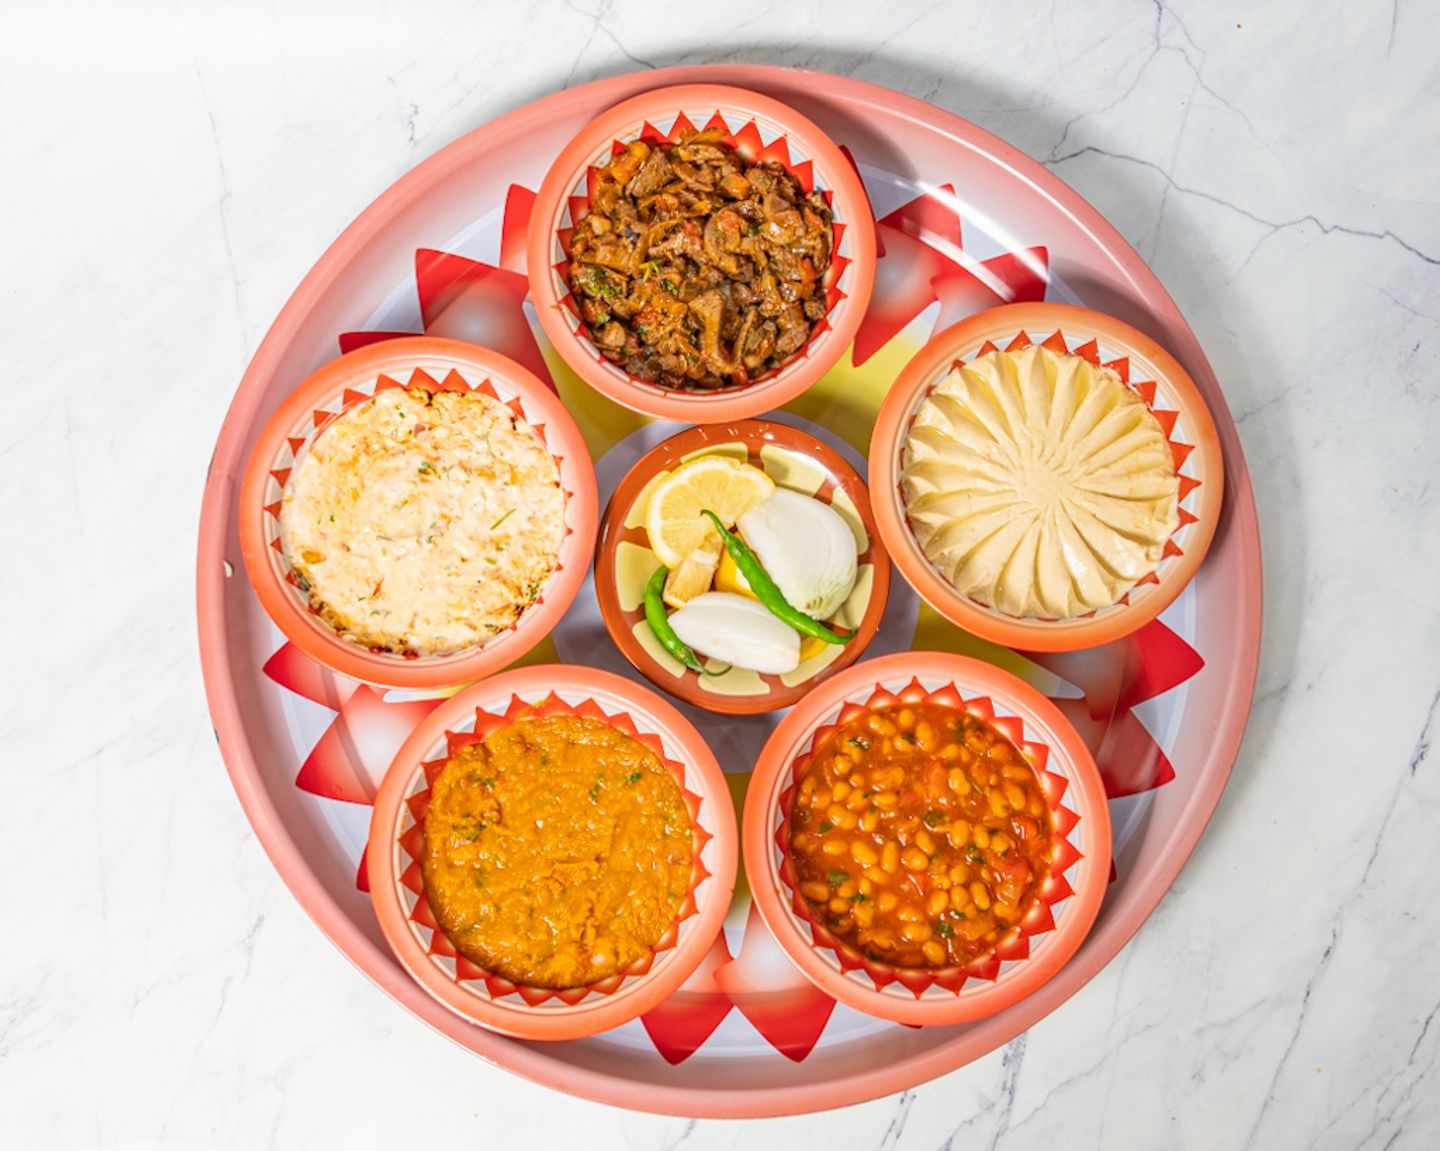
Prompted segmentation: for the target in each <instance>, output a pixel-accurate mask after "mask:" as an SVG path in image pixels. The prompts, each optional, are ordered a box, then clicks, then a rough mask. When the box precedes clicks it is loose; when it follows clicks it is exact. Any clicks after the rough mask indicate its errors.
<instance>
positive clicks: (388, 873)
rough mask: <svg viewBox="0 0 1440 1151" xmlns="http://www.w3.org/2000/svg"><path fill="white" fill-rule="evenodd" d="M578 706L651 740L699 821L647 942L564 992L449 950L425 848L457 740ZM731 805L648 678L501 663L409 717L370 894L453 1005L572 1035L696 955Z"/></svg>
mask: <svg viewBox="0 0 1440 1151" xmlns="http://www.w3.org/2000/svg"><path fill="white" fill-rule="evenodd" d="M535 715H579V716H589V717H591V718H593V719H599V720H603V721H605V722H607V723H610V724H612V725H613V726H615V727H618V728H620V729H621V730H622V731H624V732H626V733H627V734H629V735H632V736H634V737H635V738H637V739H638V740H640V741H641V742H642V743H644V744H645V745H646V746H648V747H649V748H650V749H651V750H652V751H654V752H655V753H656V754H657V755H658V756H659V757H660V758H661V760H662V761H663V762H664V763H665V766H666V767H667V768H669V770H670V771H671V773H672V774H673V775H674V776H675V780H676V782H677V783H678V784H679V785H680V788H681V791H682V793H683V794H684V797H685V801H686V804H687V806H688V807H689V809H690V814H691V817H692V819H693V821H694V829H695V860H694V865H693V868H692V870H691V877H690V887H689V891H688V893H687V895H686V898H685V902H684V903H683V904H682V906H681V908H680V912H679V914H678V915H677V916H676V918H675V921H674V923H673V924H672V925H671V927H670V929H669V930H668V931H667V932H666V933H665V935H664V936H663V937H662V938H661V939H660V941H659V942H658V943H657V944H656V945H655V947H654V948H653V949H652V950H651V951H650V952H649V953H647V954H646V955H645V956H643V957H642V958H641V959H639V960H637V961H636V962H635V963H633V964H632V965H631V966H630V967H629V968H627V969H626V970H624V971H622V972H620V973H619V974H617V975H615V976H613V977H611V978H609V979H606V980H604V981H602V982H600V983H594V984H590V985H588V986H585V987H576V988H571V989H567V990H562V991H556V990H551V989H548V988H536V987H526V986H523V985H517V984H514V983H511V982H509V981H508V980H505V979H503V978H501V977H500V976H498V975H495V974H493V973H491V972H488V971H485V970H482V969H481V968H479V967H477V966H475V965H474V964H472V963H471V962H469V960H467V959H465V958H464V957H463V956H461V955H458V954H457V953H456V951H455V948H454V947H453V946H452V945H451V944H450V941H449V940H448V939H447V938H446V937H445V935H444V933H443V932H441V931H440V930H439V929H438V928H437V927H436V926H435V920H434V918H433V917H432V916H431V913H430V908H429V905H428V904H427V902H426V899H425V889H424V884H423V883H422V881H421V873H420V862H419V859H420V853H421V850H422V848H421V841H422V836H423V834H424V822H423V821H424V818H425V807H426V804H427V803H428V801H429V796H430V783H431V782H432V781H433V779H434V778H435V776H437V775H438V774H439V772H440V770H441V769H442V768H443V767H444V765H445V761H446V759H447V758H448V756H449V755H450V753H451V752H452V751H453V750H454V749H455V748H457V747H459V746H463V745H464V744H466V743H470V742H474V741H475V740H476V739H477V738H482V737H483V736H484V735H485V734H487V733H488V732H490V731H493V730H494V729H495V728H497V727H501V726H503V725H505V724H507V723H511V722H513V721H514V720H516V719H519V718H523V717H526V716H535ZM737 852H738V848H737V844H736V832H735V809H734V807H733V806H732V804H731V800H730V793H729V790H728V788H727V787H726V784H725V777H724V775H723V774H722V773H721V771H720V765H719V764H718V763H716V762H715V757H714V755H712V754H711V752H710V749H709V748H708V747H707V746H706V744H705V741H704V740H703V739H701V737H700V734H699V732H697V731H696V730H695V729H694V728H693V727H692V726H691V725H690V724H689V723H688V722H687V721H686V720H685V718H684V717H683V716H681V714H680V713H679V712H678V711H676V710H675V708H674V707H672V706H671V705H670V704H668V703H666V702H665V701H664V700H663V699H661V698H660V697H659V696H657V695H656V694H655V693H654V692H653V691H650V690H649V689H648V688H645V687H641V686H640V685H639V684H636V683H632V682H631V681H630V680H627V679H623V678H621V677H620V676H617V675H612V674H610V673H609V672H602V671H593V670H591V669H588V668H580V667H569V666H559V665H556V666H544V665H540V666H534V667H526V668H520V669H517V670H514V671H508V672H503V673H501V674H500V675H497V676H494V677H492V678H491V679H487V680H484V681H483V682H481V683H477V684H475V685H474V686H472V687H470V688H468V689H466V690H465V691H462V692H460V693H459V694H458V695H455V696H452V697H451V698H450V699H448V700H446V701H445V702H444V703H442V704H440V705H439V706H438V707H437V708H436V709H435V710H434V711H433V712H431V713H430V714H429V715H427V716H426V717H425V719H424V720H422V721H421V723H420V724H419V725H418V726H417V727H416V728H415V730H414V732H412V733H411V735H410V737H409V738H408V739H407V740H406V741H405V743H404V745H403V746H402V747H401V748H400V751H399V752H398V753H397V754H396V756H395V760H394V762H393V763H392V764H391V765H390V768H389V770H388V771H387V772H386V773H385V779H384V780H383V782H382V783H381V785H380V791H379V794H378V795H377V796H376V799H375V810H374V813H373V815H372V816H371V820H370V842H369V845H368V848H367V850H366V855H365V858H366V867H367V871H368V875H369V880H370V894H371V899H372V900H373V902H374V905H375V914H376V915H377V916H378V918H379V920H380V927H381V930H382V931H383V932H384V934H385V938H386V940H387V941H388V942H389V944H390V946H391V948H392V949H393V950H394V952H395V955H396V956H397V958H399V960H400V962H401V963H402V964H403V965H404V967H405V969H406V970H407V971H409V972H410V974H411V975H412V976H413V977H414V978H415V980H416V982H417V983H419V984H420V986H421V987H423V988H424V989H425V990H426V991H427V992H429V993H430V994H431V995H432V996H434V998H435V999H436V1000H437V1001H439V1002H440V1003H442V1004H444V1005H445V1006H446V1007H448V1008H449V1009H450V1010H452V1011H454V1012H455V1013H456V1014H457V1015H461V1016H464V1017H465V1018H466V1019H469V1020H472V1021H474V1022H475V1023H478V1024H480V1025H481V1026H484V1027H488V1028H490V1029H491V1030H494V1031H499V1032H501V1033H503V1034H505V1035H512V1036H515V1037H517V1038H522V1039H578V1038H581V1037H583V1036H586V1035H594V1034H596V1033H597V1032H600V1031H605V1030H608V1029H609V1028H611V1027H618V1026H619V1025H620V1024H622V1023H625V1022H628V1021H629V1020H631V1019H635V1018H638V1017H639V1016H641V1015H643V1014H644V1013H645V1012H647V1011H649V1010H650V1009H651V1008H652V1007H655V1006H656V1005H657V1004H659V1003H660V1002H661V1001H662V1000H664V999H665V998H666V997H667V996H669V995H670V994H671V993H672V992H673V991H675V989H676V988H678V987H679V986H680V984H681V983H683V982H684V981H685V979H686V977H687V976H689V975H690V973H691V972H692V971H694V970H695V968H696V967H697V966H698V965H699V963H700V961H701V960H702V959H703V958H704V956H705V953H706V952H707V951H708V950H709V948H710V945H711V943H712V942H713V941H714V939H715V936H716V935H717V934H718V933H719V931H720V927H721V923H722V921H723V920H724V917H725V911H726V909H727V908H728V907H729V906H730V898H731V895H732V893H733V892H734V889H735V867H736V856H737Z"/></svg>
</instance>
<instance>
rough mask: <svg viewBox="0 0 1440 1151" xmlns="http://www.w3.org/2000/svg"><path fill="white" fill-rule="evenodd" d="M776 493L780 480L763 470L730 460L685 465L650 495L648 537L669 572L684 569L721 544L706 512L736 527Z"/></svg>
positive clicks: (720, 458) (705, 459)
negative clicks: (742, 517) (688, 560)
mask: <svg viewBox="0 0 1440 1151" xmlns="http://www.w3.org/2000/svg"><path fill="white" fill-rule="evenodd" d="M774 490H775V481H774V480H772V479H771V478H770V477H769V476H767V475H766V474H765V473H764V472H762V471H761V470H760V469H759V468H756V467H751V466H750V465H749V464H743V463H740V462H739V461H738V460H732V459H728V458H727V457H725V456H701V457H700V458H699V459H695V460H691V461H690V462H689V463H686V464H682V465H681V466H680V467H678V468H676V469H675V470H674V471H673V472H671V473H670V474H669V475H668V476H666V477H665V478H664V479H663V480H661V481H660V483H659V484H657V485H656V486H655V489H654V491H652V492H651V493H650V504H649V506H648V507H647V508H646V509H645V532H646V534H647V535H649V537H650V547H651V550H653V551H654V552H655V554H656V555H657V556H659V557H660V562H661V563H663V564H664V565H665V566H666V567H668V568H673V567H678V566H679V565H680V564H681V563H683V562H684V560H685V557H686V556H688V555H690V553H691V552H694V551H697V550H703V549H707V545H708V544H710V543H711V541H714V540H715V529H714V527H712V526H711V524H710V521H709V520H707V519H706V518H705V517H704V515H702V514H701V513H702V512H704V511H705V510H706V509H707V508H708V509H709V510H710V511H712V512H714V513H715V514H716V515H717V516H719V517H720V522H721V523H723V524H724V525H725V526H726V527H730V526H731V525H733V524H734V523H735V520H736V519H737V518H738V517H739V516H740V515H742V514H743V513H745V512H747V511H749V510H750V509H751V508H753V507H754V506H755V505H756V504H758V503H759V502H760V501H761V500H763V499H765V498H766V497H768V496H769V495H770V494H771V493H772V492H773V491H774ZM715 542H718V541H715Z"/></svg>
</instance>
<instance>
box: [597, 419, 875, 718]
mask: <svg viewBox="0 0 1440 1151" xmlns="http://www.w3.org/2000/svg"><path fill="white" fill-rule="evenodd" d="M690 477H693V478H690ZM717 485H718V486H719V491H718V492H716V494H714V495H712V496H709V497H706V496H703V495H697V494H695V493H696V492H697V491H699V492H703V491H707V490H709V491H713V490H714V489H715V487H716V486H717ZM757 487H758V490H755V489H756V488H757ZM777 491H779V492H780V493H781V495H780V497H779V500H780V502H782V503H783V504H784V505H785V506H783V507H779V508H777V509H776V515H775V516H774V517H772V519H771V520H768V521H767V520H766V519H765V518H764V517H763V516H761V515H760V514H759V513H757V512H754V511H751V512H750V513H749V514H748V515H746V514H743V513H745V512H746V511H747V509H749V508H754V507H756V506H761V509H762V511H763V508H764V506H768V505H766V501H767V500H770V499H772V498H774V494H775V493H776V492H777ZM802 497H803V498H802ZM707 498H708V499H709V500H710V501H711V502H714V503H716V504H717V506H719V505H720V504H721V503H725V504H730V505H732V507H731V510H730V512H729V513H728V514H726V518H727V519H728V520H729V525H727V526H737V528H738V532H739V533H740V534H743V533H746V530H747V528H748V529H749V533H748V536H747V537H746V538H747V539H748V540H749V542H750V544H754V545H756V546H757V547H758V548H759V549H760V551H759V556H760V557H761V558H766V559H768V560H769V562H770V566H771V567H772V568H774V572H773V573H772V574H777V573H779V572H780V569H779V564H780V562H781V560H784V561H786V562H787V563H788V565H789V566H790V568H792V569H796V568H798V569H800V570H798V571H793V572H786V573H783V574H780V581H781V582H782V583H783V584H785V586H786V588H787V589H788V590H789V591H790V595H791V598H793V599H794V600H795V601H796V602H797V603H798V604H800V605H802V606H804V607H806V608H810V609H812V610H814V609H816V608H817V605H818V611H820V612H821V613H823V614H822V615H821V616H820V619H821V620H823V621H824V623H823V624H821V625H820V626H819V627H816V628H811V629H809V630H810V631H811V632H815V633H819V632H827V631H828V632H830V633H832V634H833V633H835V632H837V631H838V632H839V633H840V634H844V633H845V632H847V631H849V632H853V634H851V635H850V637H849V638H848V640H846V641H845V642H843V643H842V642H827V641H826V639H825V638H824V637H823V636H822V635H819V634H801V633H799V632H795V631H793V629H791V628H789V627H788V626H786V625H785V624H784V623H783V622H782V621H780V620H778V619H772V618H771V615H770V612H769V610H768V609H765V608H764V607H763V605H761V604H759V602H758V600H757V599H756V593H755V591H754V589H752V588H751V587H749V586H748V584H747V582H746V580H745V577H744V576H743V574H741V573H740V572H739V570H738V568H736V566H735V565H734V563H733V562H732V561H731V558H730V553H729V550H728V548H726V547H725V546H724V545H723V544H722V541H721V537H720V534H719V532H718V531H717V530H716V529H715V528H714V526H713V525H710V524H708V523H707V522H706V521H704V520H695V518H694V517H695V513H696V509H697V508H699V506H700V504H702V503H704V502H705V501H706V499H707ZM814 503H818V504H820V505H822V506H821V507H812V506H809V505H811V504H814ZM662 504H665V505H667V506H668V507H673V508H674V509H675V510H674V511H672V512H669V518H668V519H667V518H666V512H665V510H664V509H662V506H661V505H662ZM827 509H828V511H830V512H833V513H834V514H833V515H827V514H826V512H827ZM737 520H738V521H739V522H738V524H736V521H737ZM752 521H755V522H753V523H752ZM837 521H838V522H837ZM792 524H794V525H795V526H794V527H793V528H792V527H791V526H790V525H792ZM695 528H698V529H699V531H698V534H696V533H695V532H694V530H693V529H695ZM665 530H674V531H675V532H676V534H677V536H683V537H684V538H681V539H676V541H675V542H670V543H668V544H667V541H666V540H664V539H661V538H660V536H659V533H660V532H662V531H665ZM687 532H688V533H689V534H687ZM691 535H694V538H690V536H691ZM832 535H833V536H836V537H838V539H837V540H835V541H834V548H835V551H834V556H835V557H836V558H837V562H839V565H840V567H839V573H840V574H839V575H838V576H829V575H827V571H828V570H829V568H830V563H829V561H828V559H827V558H826V557H827V556H829V555H830V554H831V553H829V552H827V551H826V550H825V549H826V547H827V545H828V544H830V543H831V539H830V537H831V536H832ZM739 542H741V543H744V542H745V541H744V540H741V541H739ZM746 546H747V547H748V546H749V544H747V545H746ZM677 548H678V549H679V550H678V551H677V550H676V549H677ZM791 548H794V549H797V554H795V555H787V554H786V553H787V551H788V550H789V549H791ZM707 549H708V550H707ZM657 553H658V554H657ZM692 554H693V555H695V556H696V557H697V558H696V559H695V560H689V557H690V556H691V555H692ZM771 557H773V558H771ZM666 560H669V561H671V563H675V564H678V566H677V567H675V568H673V569H667V568H666V563H665V561H666ZM687 560H688V561H689V562H687ZM846 563H848V565H849V566H848V569H847V568H846V567H845V565H846ZM696 567H699V568H700V571H699V573H698V577H697V579H696V582H695V583H694V585H693V586H692V587H690V589H689V590H688V591H683V590H682V591H680V592H679V593H678V597H677V595H676V594H673V593H674V591H675V589H674V587H673V585H674V584H675V583H677V582H680V581H681V580H683V578H684V577H685V576H686V575H688V574H690V573H691V572H692V570H693V569H694V568H696ZM662 570H670V573H671V574H670V576H669V579H665V577H663V576H661V575H660V573H661V571H662ZM787 576H789V578H788V579H787V578H786V577H787ZM652 581H655V582H654V586H653V587H651V586H649V585H651V583H652ZM837 581H838V582H837ZM712 589H718V592H719V594H718V595H717V592H716V591H715V590H712ZM808 589H818V590H808ZM647 591H649V592H651V593H652V594H651V597H650V600H651V602H650V604H649V608H650V611H649V612H648V613H647V603H646V600H647ZM889 591H890V561H889V557H888V555H887V554H886V552H885V548H884V546H883V544H881V542H880V539H879V536H878V534H877V532H876V526H875V520H874V517H873V513H872V512H871V509H870V497H869V493H868V491H867V490H866V487H865V483H864V481H863V480H861V478H860V476H859V475H858V474H857V473H856V471H855V469H854V468H852V467H851V466H850V465H849V464H848V463H846V461H845V459H844V458H843V457H842V456H841V455H840V454H839V452H837V451H835V450H834V449H833V448H831V447H829V446H828V445H826V444H824V443H822V442H821V441H820V440H818V439H816V438H815V437H814V436H811V435H808V434H807V433H805V432H802V431H800V430H798V429H796V428H792V427H790V426H789V425H787V424H781V423H777V422H775V421H772V420H740V421H737V422H734V423H727V424H709V425H704V426H701V427H695V428H690V429H688V430H686V431H684V432H680V433H679V434H677V435H675V436H672V437H671V438H670V439H668V440H666V441H664V442H663V443H661V444H659V445H658V446H656V447H655V448H653V449H651V450H650V451H649V452H647V453H646V454H645V455H644V456H642V457H641V458H640V460H639V461H637V462H636V464H635V465H634V466H633V467H632V468H631V469H630V471H629V472H628V473H626V475H625V477H624V478H623V479H622V480H621V482H620V484H619V486H618V487H617V488H616V490H615V494H614V496H613V497H612V498H611V500H610V503H609V506H608V507H607V508H606V510H605V514H604V516H603V518H602V523H601V529H600V543H599V545H598V547H597V551H596V562H595V594H596V598H597V600H598V601H599V604H600V611H601V615H602V616H603V618H604V621H605V627H606V629H607V630H608V631H609V633H610V637H611V639H613V640H614V642H615V644H616V646H617V647H619V649H620V650H621V652H623V653H624V655H625V657H626V659H628V660H629V661H630V663H631V664H632V665H633V666H634V667H635V669H636V670H637V671H639V672H640V673H641V674H642V675H644V676H645V677H646V678H647V679H649V680H650V681H651V682H652V683H654V684H655V685H657V686H658V687H661V688H663V689H664V690H665V691H668V692H669V693H670V694H672V695H674V696H676V697H678V698H680V699H683V700H684V701H685V702H687V703H691V704H694V705H696V706H697V707H702V708H705V709H707V710H710V711H717V712H724V713H728V714H736V715H739V714H755V713H758V712H764V711H773V710H776V709H778V708H782V707H788V706H790V705H791V704H793V703H795V702H796V701H798V700H800V699H801V698H803V697H804V696H805V694H806V693H807V692H809V691H810V690H811V689H812V688H813V687H814V686H815V685H816V684H818V683H823V682H824V681H825V680H826V679H828V678H829V677H830V676H832V675H834V674H836V673H837V672H839V671H840V670H842V669H843V668H846V667H848V666H850V665H851V664H852V663H854V662H855V661H856V660H857V659H859V658H860V656H861V655H862V654H863V653H864V651H865V648H866V646H867V645H868V644H869V643H870V640H871V639H872V638H874V635H875V632H876V630H877V629H878V628H879V626H880V620H881V617H882V616H883V614H884V611H885V603H886V600H887V598H888V596H889ZM656 596H663V601H664V603H663V606H660V607H659V609H658V610H659V611H661V612H662V613H667V611H668V608H669V607H678V609H679V610H678V611H676V612H675V613H674V614H673V615H670V616H669V621H670V623H671V625H672V630H674V631H677V632H683V633H684V635H685V636H686V637H690V638H693V639H694V640H695V643H696V648H697V650H696V652H694V653H692V656H693V655H698V657H699V658H698V659H697V658H690V659H689V660H688V662H687V658H686V654H685V651H684V650H683V649H681V650H680V651H679V654H678V655H677V652H676V649H675V648H674V647H673V645H672V646H671V647H670V648H669V649H667V647H666V645H665V642H664V640H663V639H662V638H661V637H659V636H657V634H656V630H655V627H656V625H657V622H658V623H659V626H660V627H661V628H662V631H663V630H664V623H663V616H662V620H660V621H657V620H655V618H654V612H655V611H656V610H657V605H656V603H655V597H656ZM736 597H739V598H741V599H744V600H746V601H747V602H745V603H741V602H738V599H737V598H736ZM687 599H688V600H689V601H690V602H689V603H687V602H686V600H687ZM822 601H824V602H822ZM707 607H708V608H709V609H710V612H709V615H708V616H707V615H706V614H704V613H703V610H702V609H705V608H707ZM747 608H748V612H747V610H746V609H747ZM730 613H734V614H733V615H732V614H730ZM690 617H694V618H695V620H696V623H695V625H693V626H695V628H696V631H695V632H694V633H693V635H692V633H690V632H688V631H685V627H686V623H687V622H688V620H689V618H690ZM712 620H714V621H719V631H720V634H719V635H715V634H714V632H715V630H716V625H715V624H714V623H712ZM801 626H802V627H805V626H806V625H805V623H804V622H803V621H802V623H801ZM750 629H759V630H760V639H759V640H757V645H758V644H760V643H762V642H763V641H764V640H766V639H768V637H769V629H775V630H778V631H779V632H780V642H781V643H782V644H783V643H785V642H786V641H787V640H788V641H789V642H790V643H791V644H793V645H794V648H795V651H794V655H793V656H792V660H793V663H792V662H785V661H784V659H783V655H784V653H783V649H782V652H781V658H782V662H780V663H778V664H762V668H761V670H757V669H756V666H755V665H756V664H761V662H762V661H761V660H758V659H756V660H751V661H749V662H748V663H747V654H748V655H760V654H762V652H761V651H760V650H759V648H758V646H757V647H753V648H751V649H750V650H749V651H748V652H747V651H745V650H738V651H732V650H731V645H733V643H734V642H735V640H736V639H737V638H739V637H741V636H743V635H744V634H746V633H747V632H748V631H749V630H750ZM787 633H790V634H788V635H787ZM707 635H711V636H713V638H714V639H715V640H716V641H717V642H720V643H721V644H722V648H717V649H715V650H716V651H720V652H721V654H724V655H728V656H729V657H730V659H729V661H728V662H727V661H725V660H722V659H715V658H707V657H708V656H710V655H711V652H710V651H709V650H708V649H707V648H706V647H705V644H706V636H707ZM670 638H681V637H680V636H678V635H677V636H673V637H670ZM763 654H764V655H765V656H768V655H769V652H768V651H765V652H763Z"/></svg>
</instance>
